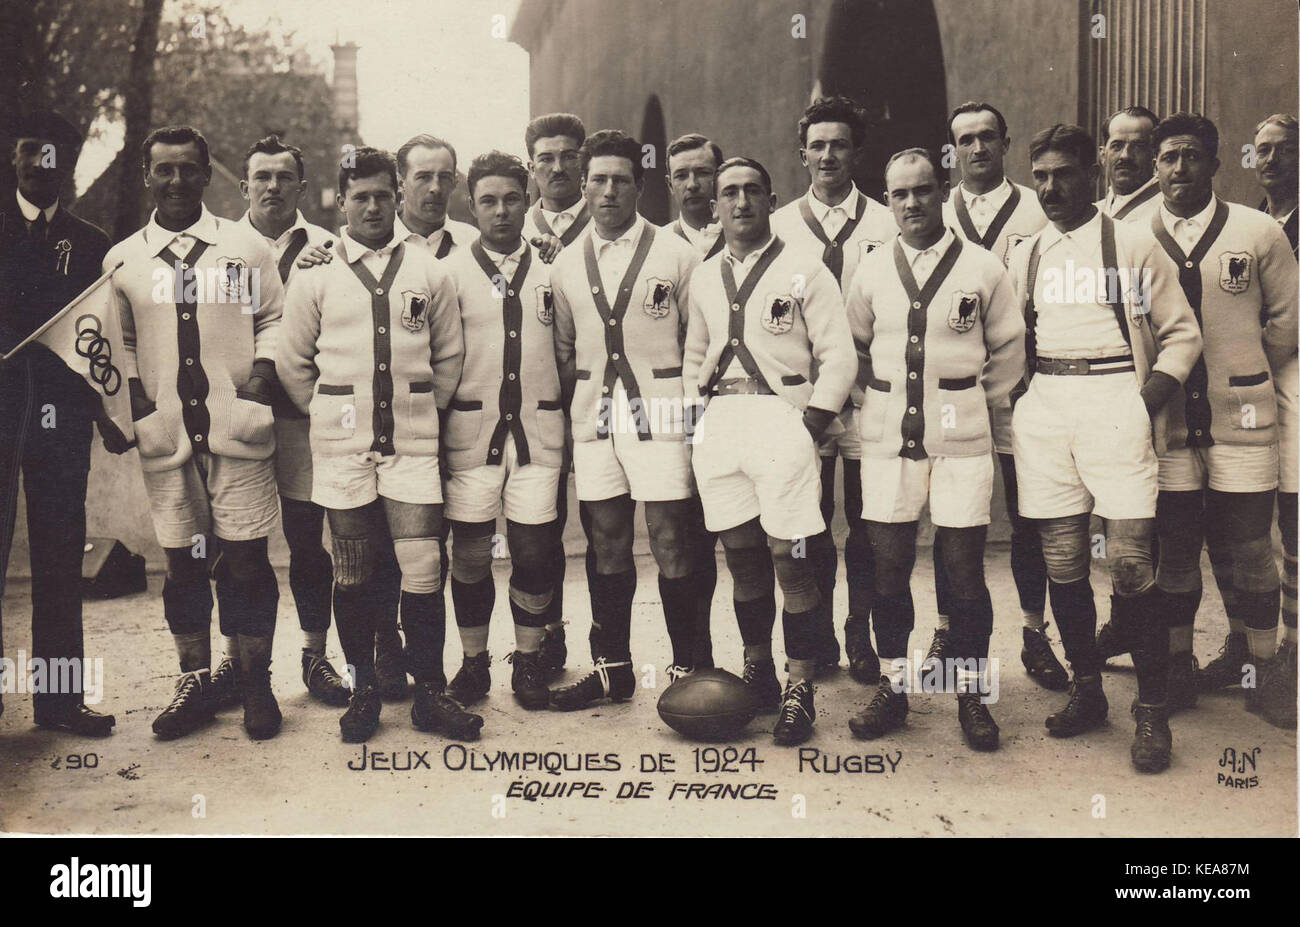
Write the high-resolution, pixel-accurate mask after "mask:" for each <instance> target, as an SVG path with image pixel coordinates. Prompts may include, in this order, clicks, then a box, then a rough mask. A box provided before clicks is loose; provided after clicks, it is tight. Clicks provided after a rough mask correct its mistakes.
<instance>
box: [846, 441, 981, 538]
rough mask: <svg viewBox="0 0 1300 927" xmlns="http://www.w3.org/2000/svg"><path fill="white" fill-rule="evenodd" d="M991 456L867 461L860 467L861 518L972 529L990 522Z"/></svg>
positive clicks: (890, 458) (902, 458)
mask: <svg viewBox="0 0 1300 927" xmlns="http://www.w3.org/2000/svg"><path fill="white" fill-rule="evenodd" d="M992 499H993V455H992V454H982V455H980V456H978V457H928V458H926V459H925V460H912V459H910V458H907V457H868V458H866V459H865V460H864V462H863V464H862V517H863V518H864V519H866V520H867V521H879V522H885V523H888V524H899V523H903V522H909V521H919V520H920V518H921V510H922V509H924V508H925V506H926V503H927V502H928V503H929V504H930V521H932V522H933V523H934V524H936V525H939V526H940V527H943V528H973V527H975V526H976V525H987V524H988V523H989V521H990V517H989V505H990V502H991V500H992Z"/></svg>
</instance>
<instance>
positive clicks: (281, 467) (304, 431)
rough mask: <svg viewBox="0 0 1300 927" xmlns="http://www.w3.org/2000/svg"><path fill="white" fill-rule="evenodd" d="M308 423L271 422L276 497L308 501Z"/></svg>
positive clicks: (301, 420)
mask: <svg viewBox="0 0 1300 927" xmlns="http://www.w3.org/2000/svg"><path fill="white" fill-rule="evenodd" d="M310 432H311V419H309V418H277V419H276V420H275V482H276V485H277V486H279V487H280V495H282V496H284V497H285V498H286V499H293V500H295V501H297V502H310V501H311V440H310V438H309V435H310Z"/></svg>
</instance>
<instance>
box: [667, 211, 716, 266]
mask: <svg viewBox="0 0 1300 927" xmlns="http://www.w3.org/2000/svg"><path fill="white" fill-rule="evenodd" d="M673 231H674V232H676V233H677V236H678V237H679V238H680V239H681V240H682V241H684V242H686V243H687V244H688V245H690V246H691V247H692V248H694V247H695V245H694V243H693V242H692V241H691V240H690V239H689V238H688V237H686V232H685V231H684V230H683V229H682V220H681V219H678V220H677V221H676V222H674V223H673ZM725 243H726V236H725V235H723V234H722V233H721V232H719V233H718V237H717V238H715V239H713V244H712V245H711V246H710V247H709V250H708V252H707V253H706V254H705V255H704V257H703V258H702V260H705V261H707V260H708V259H709V258H711V257H713V256H714V255H715V254H717V253H718V252H719V251H721V250H722V246H723V245H724V244H725Z"/></svg>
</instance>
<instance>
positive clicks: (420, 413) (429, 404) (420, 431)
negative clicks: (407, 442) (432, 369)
mask: <svg viewBox="0 0 1300 927" xmlns="http://www.w3.org/2000/svg"><path fill="white" fill-rule="evenodd" d="M408 390H409V393H408V395H407V402H406V415H407V427H408V428H409V429H410V435H411V437H412V438H422V439H424V438H436V437H438V400H437V398H436V397H435V396H434V393H433V381H432V380H424V381H421V382H414V383H411V384H410V386H409V387H408Z"/></svg>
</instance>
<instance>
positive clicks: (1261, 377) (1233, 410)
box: [1228, 370, 1277, 431]
mask: <svg viewBox="0 0 1300 927" xmlns="http://www.w3.org/2000/svg"><path fill="white" fill-rule="evenodd" d="M1228 394H1229V397H1230V398H1229V406H1228V408H1229V412H1228V417H1229V424H1230V425H1231V426H1232V427H1233V428H1234V429H1236V430H1238V431H1258V430H1260V429H1266V428H1272V427H1273V423H1274V422H1276V421H1277V395H1276V394H1275V393H1274V390H1273V384H1272V382H1270V380H1269V375H1268V371H1267V370H1262V371H1260V372H1259V373H1252V374H1245V375H1241V376H1234V377H1228Z"/></svg>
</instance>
